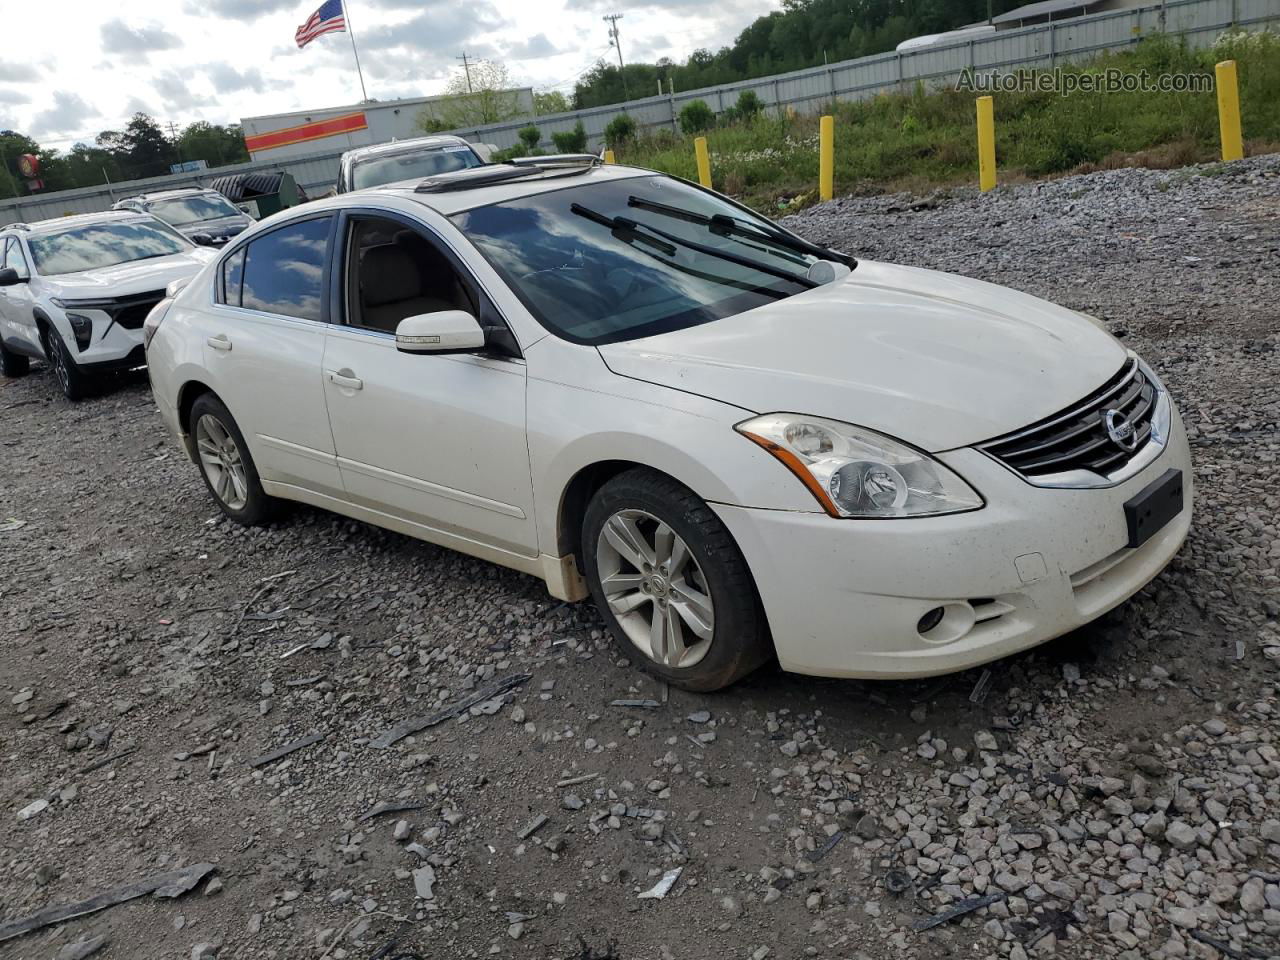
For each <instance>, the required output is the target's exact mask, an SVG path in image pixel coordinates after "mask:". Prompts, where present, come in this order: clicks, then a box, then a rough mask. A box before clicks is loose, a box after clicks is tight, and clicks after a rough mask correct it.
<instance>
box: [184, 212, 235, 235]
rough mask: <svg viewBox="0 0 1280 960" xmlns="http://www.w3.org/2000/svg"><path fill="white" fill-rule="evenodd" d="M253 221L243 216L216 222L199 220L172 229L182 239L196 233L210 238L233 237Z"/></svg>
mask: <svg viewBox="0 0 1280 960" xmlns="http://www.w3.org/2000/svg"><path fill="white" fill-rule="evenodd" d="M251 223H253V220H252V219H251V218H250V217H248V216H245V215H243V214H241V215H238V216H233V217H218V218H217V219H216V220H199V221H197V222H196V223H184V224H183V225H182V226H180V227H174V229H175V230H177V231H178V232H179V233H180V234H182V235H183V236H184V237H194V236H195V235H196V234H198V233H207V234H208V235H209V236H211V237H234V236H236V234H239V233H242V232H244V231H245V230H247V229H248V228H249V224H251Z"/></svg>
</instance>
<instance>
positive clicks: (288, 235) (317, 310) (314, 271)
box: [240, 217, 332, 320]
mask: <svg viewBox="0 0 1280 960" xmlns="http://www.w3.org/2000/svg"><path fill="white" fill-rule="evenodd" d="M331 219H332V218H331V217H322V218H320V219H318V220H304V221H302V222H301V223H294V224H290V225H289V226H287V227H281V228H280V229H279V230H273V231H272V232H271V233H268V234H266V235H264V236H263V237H261V238H260V239H258V240H254V241H253V242H252V243H250V244H249V245H248V248H247V251H246V253H245V261H244V284H243V289H244V293H243V295H242V297H241V301H240V303H241V306H244V307H247V308H249V309H250V310H261V311H263V312H264V313H278V314H281V315H282V316H286V317H298V318H300V319H303V320H320V319H322V318H323V310H322V304H323V302H324V264H325V259H326V257H327V254H328V240H329V223H330V220H331Z"/></svg>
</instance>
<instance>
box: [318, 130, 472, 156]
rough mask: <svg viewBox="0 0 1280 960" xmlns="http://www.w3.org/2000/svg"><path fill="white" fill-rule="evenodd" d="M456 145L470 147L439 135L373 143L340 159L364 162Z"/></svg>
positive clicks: (453, 137)
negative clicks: (387, 154) (369, 159)
mask: <svg viewBox="0 0 1280 960" xmlns="http://www.w3.org/2000/svg"><path fill="white" fill-rule="evenodd" d="M457 144H462V145H463V146H468V147H469V146H471V144H469V143H467V141H466V140H463V139H462V138H461V137H455V136H453V135H452V134H440V135H437V136H430V137H413V138H411V139H409V140H392V141H391V142H390V143H375V144H372V145H371V146H368V147H356V148H354V149H352V150H348V151H347V152H346V153H344V154H343V155H342V159H343V161H344V162H350V161H353V160H365V159H367V158H369V157H376V156H380V155H382V154H386V153H402V152H408V151H412V150H417V149H422V148H424V147H446V146H455V145H457Z"/></svg>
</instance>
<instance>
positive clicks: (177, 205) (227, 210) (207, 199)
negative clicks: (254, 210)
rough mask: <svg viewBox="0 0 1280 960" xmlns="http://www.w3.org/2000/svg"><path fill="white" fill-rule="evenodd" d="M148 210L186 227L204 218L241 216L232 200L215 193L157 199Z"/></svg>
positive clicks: (152, 213) (165, 219) (165, 220)
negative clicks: (176, 198)
mask: <svg viewBox="0 0 1280 960" xmlns="http://www.w3.org/2000/svg"><path fill="white" fill-rule="evenodd" d="M147 212H148V213H150V214H151V215H152V216H155V217H159V218H160V219H161V220H163V221H164V222H165V223H171V224H173V225H174V226H175V227H184V226H186V225H187V224H190V223H199V222H200V221H202V220H218V219H220V218H222V217H238V216H240V211H239V210H237V209H236V208H235V207H233V206H232V205H231V201H230V200H228V199H227V198H226V197H223V196H220V195H218V194H214V193H208V194H201V195H199V196H196V197H183V198H182V199H180V200H157V201H156V202H155V203H153V204H151V206H150V207H148V208H147Z"/></svg>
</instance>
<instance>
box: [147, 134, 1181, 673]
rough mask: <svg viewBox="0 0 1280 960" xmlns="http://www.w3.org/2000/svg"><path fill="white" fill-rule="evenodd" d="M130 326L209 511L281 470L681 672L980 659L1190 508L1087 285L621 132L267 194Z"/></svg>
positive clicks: (1154, 566)
mask: <svg viewBox="0 0 1280 960" xmlns="http://www.w3.org/2000/svg"><path fill="white" fill-rule="evenodd" d="M591 159H593V158H591ZM146 337H147V340H148V343H149V347H148V354H147V355H148V360H149V370H150V375H151V378H152V384H153V387H154V390H155V396H156V401H157V403H158V405H159V408H160V410H161V411H162V413H163V416H164V419H165V422H166V423H167V424H168V425H169V427H170V428H171V429H172V431H173V433H174V434H175V435H176V436H177V437H178V438H180V439H181V442H182V443H183V444H184V446H185V448H186V450H187V452H188V454H189V455H190V456H191V458H192V459H193V461H194V462H195V463H196V464H197V465H198V467H199V469H200V471H201V472H202V474H203V476H204V479H205V481H206V483H207V484H208V487H209V489H210V491H211V492H212V494H213V496H214V498H215V499H216V501H217V503H218V505H219V506H220V508H221V509H222V511H223V513H225V514H226V515H227V516H228V517H230V518H232V519H233V520H235V521H237V522H240V523H260V522H262V521H264V520H266V519H267V518H268V517H270V516H271V515H272V512H273V509H274V507H275V506H276V504H277V502H278V500H279V499H286V500H298V501H302V502H304V503H309V504H313V505H316V506H320V507H324V508H327V509H330V510H333V511H336V512H338V513H341V514H345V515H347V516H350V517H355V518H358V519H361V520H365V521H367V522H369V523H373V524H376V525H379V526H383V527H387V528H389V529H392V530H398V531H400V532H402V533H406V534H408V535H410V536H413V537H418V538H421V539H423V540H427V541H430V542H433V543H437V544H442V545H444V546H447V547H452V548H454V549H456V550H460V551H462V552H464V553H468V554H471V555H473V556H477V557H481V558H484V559H486V560H491V561H493V562H495V563H499V564H503V565H505V566H508V567H512V568H515V569H517V570H521V571H524V572H525V573H528V574H532V575H534V576H537V577H541V578H542V579H544V580H545V581H546V583H547V586H548V588H549V589H550V592H551V594H552V595H553V596H556V597H560V598H563V599H566V600H577V599H581V598H583V597H585V596H586V595H587V594H588V592H589V593H590V595H591V596H592V597H593V598H594V599H595V602H596V604H597V605H598V607H599V609H600V611H601V615H602V616H603V617H604V619H605V621H606V622H607V624H608V626H609V628H610V630H611V631H612V633H613V635H614V637H615V638H616V639H617V641H618V643H619V644H620V645H621V647H622V648H623V649H624V650H625V651H626V652H627V654H628V655H629V656H632V657H637V658H638V659H639V660H640V661H641V662H642V663H643V664H644V665H645V666H646V667H647V668H648V669H650V670H651V671H653V672H654V673H657V674H659V675H661V676H663V677H665V678H667V679H668V680H670V681H671V682H673V683H676V684H679V685H682V686H685V687H689V688H692V689H699V690H711V689H716V688H718V687H722V686H724V685H726V684H728V683H731V682H732V681H733V680H735V679H736V678H738V677H740V676H742V675H743V674H744V673H746V672H747V671H749V670H751V669H752V668H753V667H755V666H756V665H758V664H760V663H762V662H764V661H765V660H767V659H768V658H770V657H772V656H775V655H776V657H777V659H778V660H779V662H780V663H781V665H782V667H784V668H785V669H787V670H792V671H797V672H800V673H808V674H821V675H828V676H845V677H916V676H927V675H932V674H939V673H945V672H949V671H953V670H959V669H962V668H966V667H972V666H974V665H976V664H981V663H983V662H986V661H989V660H992V659H994V658H997V657H1001V656H1004V655H1006V654H1010V653H1013V652H1014V651H1018V650H1022V649H1025V648H1027V647H1031V646H1033V645H1035V644H1039V643H1041V642H1043V641H1046V640H1048V639H1050V638H1052V637H1056V636H1058V635H1060V634H1063V633H1065V632H1067V631H1070V630H1072V629H1073V628H1076V627H1079V626H1081V625H1082V624H1085V623H1088V622H1089V621H1090V620H1092V619H1094V618H1096V617H1098V616H1099V615H1101V614H1102V613H1103V612H1104V611H1106V610H1109V609H1110V608H1112V607H1114V606H1116V605H1117V604H1119V603H1121V602H1122V601H1124V600H1125V599H1126V598H1128V597H1129V596H1131V595H1132V594H1133V593H1135V592H1136V591H1137V590H1139V589H1140V588H1141V587H1142V586H1143V585H1144V584H1146V583H1147V582H1149V581H1150V580H1151V579H1152V578H1154V577H1155V576H1156V575H1157V574H1158V573H1159V572H1160V570H1161V569H1162V568H1163V567H1164V566H1165V565H1166V564H1167V563H1168V562H1169V561H1170V559H1171V558H1172V557H1173V555H1174V554H1175V553H1176V552H1177V550H1178V547H1179V545H1180V544H1181V543H1182V541H1183V538H1184V537H1185V535H1186V533H1187V529H1188V525H1189V524H1190V521H1191V509H1192V508H1191V502H1192V500H1191V469H1190V457H1189V451H1188V445H1187V439H1186V435H1185V433H1184V431H1183V427H1182V423H1181V421H1180V419H1179V416H1178V413H1177V411H1176V409H1175V408H1174V405H1173V403H1172V401H1171V399H1170V396H1169V393H1168V391H1167V390H1166V389H1165V387H1164V386H1163V385H1162V384H1161V382H1160V379H1159V378H1158V377H1157V376H1156V374H1155V372H1154V371H1153V370H1152V369H1151V368H1150V367H1149V366H1148V365H1147V364H1146V363H1145V362H1143V361H1142V360H1141V359H1140V358H1139V357H1137V356H1136V355H1135V354H1134V353H1133V352H1131V351H1130V350H1127V349H1126V348H1125V347H1124V345H1122V344H1121V343H1119V342H1118V341H1117V340H1115V339H1114V338H1113V337H1112V336H1111V335H1110V334H1109V333H1107V331H1106V330H1105V329H1104V328H1103V327H1102V325H1101V324H1100V323H1099V322H1098V321H1096V320H1093V319H1091V318H1089V317H1087V316H1084V315H1082V314H1080V313H1077V312H1075V311H1073V310H1068V309H1065V308H1063V307H1058V306H1055V305H1053V304H1051V303H1046V302H1045V301H1043V300H1038V299H1036V298H1035V297H1032V296H1029V295H1027V294H1023V293H1018V292H1016V291H1014V290H1009V289H1005V288H1002V287H998V286H994V285H992V284H988V283H983V282H981V281H978V280H972V279H967V278H964V277H958V276H951V275H948V274H943V273H936V272H933V271H930V270H921V269H915V268H910V267H902V266H894V265H892V264H887V263H872V262H867V261H862V262H858V261H855V260H854V259H852V258H850V257H847V256H845V255H844V254H841V253H837V252H835V251H832V250H828V249H825V248H823V247H821V246H819V245H817V244H813V243H810V242H807V241H805V240H804V239H802V238H800V237H798V236H797V235H795V234H793V233H790V232H789V231H787V230H785V229H783V228H782V227H780V226H778V225H776V224H774V223H772V222H770V221H768V220H766V219H764V218H763V217H760V216H758V215H756V214H754V213H752V212H750V211H749V210H747V209H745V208H743V207H741V206H739V205H737V204H735V203H733V202H732V201H730V200H728V199H726V198H724V197H721V196H719V195H717V194H715V193H713V192H711V191H708V190H703V189H701V188H699V187H697V186H695V185H693V184H689V183H686V182H684V181H680V180H676V179H672V178H669V177H666V176H662V175H660V174H656V173H652V172H648V171H643V170H638V169H632V168H627V167H623V166H600V165H597V164H595V163H593V162H589V161H585V160H584V161H579V160H577V159H556V158H537V159H536V160H535V161H534V162H532V163H525V164H503V165H491V166H487V167H482V168H479V169H475V170H465V171H459V172H455V173H449V174H441V175H438V176H435V177H432V178H428V179H426V180H424V181H422V182H421V183H419V184H416V185H415V184H407V185H397V186H394V187H386V188H382V189H379V190H375V191H367V192H364V193H356V194H348V195H345V196H342V197H336V198H332V199H329V200H321V201H317V202H316V203H313V204H311V205H310V206H308V207H307V208H305V209H303V210H296V211H294V210H291V211H287V212H286V213H284V214H281V215H279V216H277V217H274V218H272V219H270V220H268V221H264V222H263V223H260V224H259V225H258V226H257V227H256V228H255V229H254V230H252V231H251V232H249V233H248V234H246V235H245V236H243V237H240V238H238V239H237V240H236V241H235V242H233V244H232V245H231V246H230V247H229V248H228V249H227V250H225V251H224V252H223V253H222V254H221V256H220V258H219V263H218V264H217V266H216V268H211V269H209V270H208V271H206V272H205V273H203V274H201V275H200V276H199V277H198V278H197V279H196V280H195V281H193V282H192V283H191V284H190V285H188V286H187V287H186V289H184V290H183V291H182V292H181V293H179V294H178V295H177V296H175V297H174V298H172V299H170V300H166V301H165V302H163V303H162V304H160V305H159V306H157V307H156V309H155V310H154V311H153V312H152V313H151V315H150V316H149V317H148V319H147V334H146Z"/></svg>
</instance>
